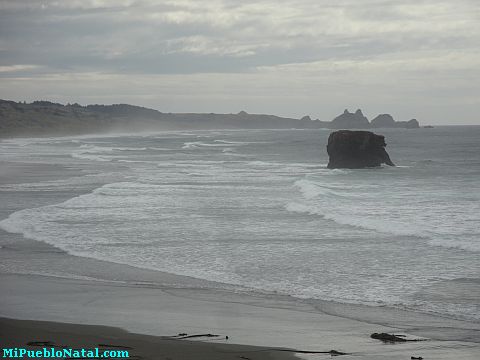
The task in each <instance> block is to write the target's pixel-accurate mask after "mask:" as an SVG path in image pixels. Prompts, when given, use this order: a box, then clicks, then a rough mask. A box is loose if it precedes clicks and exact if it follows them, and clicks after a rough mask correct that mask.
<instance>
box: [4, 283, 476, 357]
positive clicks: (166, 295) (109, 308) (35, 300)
mask: <svg viewBox="0 0 480 360" xmlns="http://www.w3.org/2000/svg"><path fill="white" fill-rule="evenodd" d="M0 284H1V286H2V290H3V291H2V293H1V294H0V303H1V304H2V307H1V310H0V316H1V317H6V318H10V319H17V320H30V321H33V322H32V323H29V325H28V326H27V329H30V330H28V331H30V333H32V334H34V333H35V332H34V329H35V326H37V325H38V324H39V323H38V322H42V321H52V322H55V323H63V324H65V323H66V324H70V325H71V326H72V328H71V329H75V328H76V327H79V328H82V326H84V325H93V326H100V327H101V326H108V327H116V328H120V329H124V330H125V331H128V332H131V333H133V334H137V335H138V334H143V335H138V336H156V337H158V336H160V337H165V336H167V337H171V336H174V335H177V334H180V333H187V334H208V333H210V334H218V335H220V337H223V338H224V336H228V337H229V340H228V343H226V344H225V346H227V347H228V346H230V344H237V345H249V346H260V347H262V348H264V349H265V348H267V347H269V348H271V347H274V348H289V349H295V350H299V351H315V352H316V351H322V352H323V351H330V350H336V351H341V352H345V353H348V354H354V355H355V356H356V357H357V358H360V359H367V358H368V359H372V358H379V359H380V358H386V357H387V358H389V359H405V358H409V357H410V356H422V357H424V358H425V359H427V358H435V359H451V358H453V357H454V358H456V359H465V360H467V359H468V360H470V359H472V360H473V359H474V358H476V356H477V355H478V353H480V344H479V343H474V342H468V341H458V340H455V339H450V340H448V341H445V340H438V339H437V340H435V338H432V337H430V338H429V337H428V336H426V338H428V341H420V342H411V343H402V344H394V345H385V344H383V343H382V342H380V341H378V340H375V339H371V338H370V335H371V334H372V333H374V332H387V333H396V334H405V335H407V336H408V338H412V339H413V338H423V337H422V336H421V335H419V333H421V331H419V330H418V329H417V331H415V326H414V327H410V328H407V327H402V326H398V327H392V326H384V325H377V324H371V323H367V322H363V321H359V320H355V319H351V318H346V317H341V316H338V315H328V314H326V313H322V312H320V311H319V310H318V309H315V308H314V307H312V306H309V305H308V304H297V305H298V306H292V305H294V304H292V303H289V302H286V301H280V300H279V299H275V298H273V297H272V298H261V297H253V296H247V295H239V294H232V293H229V292H228V291H219V290H212V289H192V288H190V289H187V288H184V289H180V288H168V287H162V288H158V287H154V288H152V287H145V286H144V285H143V286H140V285H133V284H112V283H108V282H92V281H85V280H72V279H70V280H69V279H61V278H51V277H45V276H33V275H14V274H10V275H5V274H2V275H0ZM420 320H421V319H420ZM408 321H409V319H404V322H408ZM0 323H1V322H0ZM399 325H402V324H401V323H400V322H399ZM403 325H405V324H403ZM410 325H413V324H410ZM417 325H418V324H417ZM431 325H434V324H431ZM439 325H440V324H437V326H439ZM450 325H451V326H452V327H450V328H448V324H447V323H443V324H442V326H443V327H442V328H439V329H437V330H441V331H443V332H449V331H453V329H454V325H456V324H453V323H451V324H450ZM425 326H426V327H428V326H427V324H426V325H425ZM1 328H2V331H4V332H6V333H7V334H13V337H12V335H9V336H7V337H4V338H3V339H6V341H14V342H15V341H17V343H18V341H20V340H21V339H23V338H22V337H21V336H23V335H22V334H23V333H24V332H20V333H18V334H16V333H14V332H11V331H10V329H11V325H8V324H6V325H3V323H2V325H1ZM426 330H428V329H426ZM469 331H470V333H478V332H479V331H480V329H470V330H469ZM106 333H107V334H108V331H107V332H106ZM40 334H41V337H42V339H37V340H35V339H33V338H32V339H31V340H29V341H47V340H49V341H54V340H51V339H48V338H46V337H45V336H44V335H43V332H40V333H39V335H40ZM432 334H434V332H433V333H432ZM425 335H427V334H425ZM102 336H103V335H102ZM105 336H106V335H105ZM472 336H473V335H472ZM37 337H38V335H37ZM80 340H82V338H80ZM202 340H207V341H204V342H206V343H208V344H211V343H212V341H211V339H202ZM4 341H5V340H2V344H3V343H4ZM22 341H23V340H22ZM213 342H215V340H213ZM79 346H80V345H79ZM178 349H179V350H178V351H183V350H182V349H184V344H182V345H181V346H179V347H178ZM172 351H173V350H172ZM283 355H285V354H282V356H283ZM289 355H292V354H289ZM242 356H243V355H242ZM275 356H276V355H275ZM302 356H310V355H302ZM247 357H249V356H248V355H247ZM181 358H183V357H181ZM250 358H251V357H250ZM274 358H277V357H274ZM172 359H175V357H173V358H172ZM252 359H254V358H252Z"/></svg>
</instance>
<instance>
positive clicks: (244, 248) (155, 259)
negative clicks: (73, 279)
mask: <svg viewBox="0 0 480 360" xmlns="http://www.w3.org/2000/svg"><path fill="white" fill-rule="evenodd" d="M376 132H378V133H382V134H384V135H385V136H386V141H387V143H388V146H387V151H388V152H389V153H390V156H391V158H392V160H393V161H394V162H395V163H396V165H397V166H396V167H388V166H385V167H380V168H372V169H362V170H329V169H327V168H326V164H327V162H328V156H327V154H326V143H327V139H328V135H329V133H330V131H329V130H215V131H191V132H185V131H183V132H182V131H178V132H162V133H152V134H141V135H125V134H124V135H108V136H106V135H103V136H101V135H97V136H80V137H65V138H42V139H12V140H3V141H1V142H0V161H2V162H8V163H35V164H37V165H39V166H42V165H45V166H47V165H49V166H50V165H61V166H65V167H68V168H70V169H76V170H78V171H81V173H79V174H77V175H75V176H70V175H69V176H67V175H65V176H63V177H60V178H57V179H55V180H43V181H42V179H38V181H35V180H32V179H31V178H29V179H28V181H27V180H25V179H21V178H20V179H16V180H15V181H10V182H7V183H3V184H1V185H0V192H2V193H4V194H7V193H8V194H10V195H12V196H10V198H14V199H15V201H20V202H22V197H28V196H32V194H35V193H49V194H55V193H57V192H62V194H69V193H71V196H67V198H68V199H67V200H64V201H61V202H56V203H49V204H48V205H43V206H36V207H33V208H25V209H21V210H18V211H16V212H13V213H10V214H8V217H6V218H5V219H2V220H1V221H0V228H2V229H3V230H6V231H7V232H10V233H17V234H21V235H23V236H24V237H25V238H28V239H32V240H36V241H41V242H45V243H48V244H51V245H53V246H55V247H57V248H59V249H62V250H64V251H65V252H67V253H69V254H72V255H75V256H79V257H88V258H94V259H100V260H106V261H109V262H115V263H120V264H128V265H131V266H134V267H139V268H147V269H152V270H159V271H164V272H170V273H173V274H179V275H186V276H191V277H195V278H200V279H205V280H211V281H215V282H218V283H223V284H226V285H227V284H228V285H229V286H232V285H234V286H239V287H242V288H248V289H252V290H255V291H267V292H275V293H277V294H284V295H289V296H293V297H297V298H302V299H321V300H328V301H334V302H340V303H352V304H364V305H371V306H389V307H398V308H402V309H408V310H414V311H421V312H429V313H435V314H440V315H443V316H451V317H456V318H463V319H471V320H475V319H476V320H478V319H480V303H479V295H480V261H479V255H480V141H479V140H478V139H479V138H480V127H439V128H435V129H411V130H410V129H389V130H386V129H385V130H378V131H376ZM79 193H80V195H79ZM23 202H26V201H25V199H24V200H23ZM0 206H3V207H6V206H7V205H6V204H3V205H0ZM77 275H78V276H82V274H77Z"/></svg>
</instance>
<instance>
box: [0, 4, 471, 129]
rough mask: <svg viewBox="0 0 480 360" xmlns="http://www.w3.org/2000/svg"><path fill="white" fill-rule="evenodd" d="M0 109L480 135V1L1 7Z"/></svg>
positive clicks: (1, 5) (11, 5)
mask: <svg viewBox="0 0 480 360" xmlns="http://www.w3.org/2000/svg"><path fill="white" fill-rule="evenodd" d="M0 98H2V99H9V100H15V101H24V100H26V101H27V102H29V101H33V100H40V99H42V100H50V101H55V102H61V103H68V102H70V103H75V102H77V103H80V104H82V105H86V104H96V103H98V104H112V103H129V104H134V105H140V106H146V107H150V108H154V109H158V110H160V111H162V112H206V113H210V112H215V113H237V112H239V111H241V110H245V111H247V112H248V113H267V114H275V115H281V116H288V117H295V118H299V117H302V116H304V115H310V116H311V117H312V119H317V118H318V119H320V120H331V119H332V118H333V117H335V116H336V115H338V114H340V113H342V112H343V110H344V109H345V108H348V109H350V110H351V111H355V110H356V109H357V108H360V109H362V110H363V113H364V114H365V115H366V116H367V117H369V118H370V119H372V118H373V117H375V116H376V115H377V114H379V113H390V114H392V115H393V117H394V118H395V119H396V120H409V119H411V118H417V119H418V120H419V121H420V123H421V124H422V125H427V124H434V125H435V124H478V125H480V1H479V0H448V1H447V0H413V1H412V0H401V1H400V0H336V1H332V0H329V1H324V0H272V1H264V0H256V1H250V0H211V1H210V0H209V1H204V0H172V1H168V0H166V1H149V0H59V1H53V0H43V1H37V0H29V1H25V0H0Z"/></svg>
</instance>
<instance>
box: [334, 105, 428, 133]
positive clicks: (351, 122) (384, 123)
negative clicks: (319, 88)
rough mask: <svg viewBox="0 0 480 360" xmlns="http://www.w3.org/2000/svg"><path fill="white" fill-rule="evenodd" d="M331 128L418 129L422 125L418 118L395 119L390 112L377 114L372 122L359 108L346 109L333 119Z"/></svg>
mask: <svg viewBox="0 0 480 360" xmlns="http://www.w3.org/2000/svg"><path fill="white" fill-rule="evenodd" d="M330 124H331V126H330V128H331V129H370V128H377V129H378V128H405V129H417V128H419V127H420V125H419V123H418V121H417V119H412V120H409V121H395V120H394V119H393V116H392V115H390V114H380V115H377V116H376V117H375V118H374V119H373V120H372V121H371V122H369V121H368V119H367V117H366V116H365V115H363V113H362V110H360V109H358V110H357V111H355V112H354V113H351V112H349V111H348V109H345V111H344V112H343V114H341V115H338V116H337V117H336V118H335V119H333V120H332V121H331V123H330Z"/></svg>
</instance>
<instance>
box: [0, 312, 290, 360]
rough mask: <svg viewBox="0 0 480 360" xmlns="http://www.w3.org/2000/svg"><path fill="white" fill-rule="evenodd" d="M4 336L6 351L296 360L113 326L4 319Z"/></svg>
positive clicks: (273, 352)
mask: <svg viewBox="0 0 480 360" xmlns="http://www.w3.org/2000/svg"><path fill="white" fill-rule="evenodd" d="M0 336H1V339H2V340H1V344H2V348H15V347H17V348H27V349H29V350H30V349H31V350H39V349H42V347H44V346H43V345H39V346H35V345H27V343H31V342H46V341H48V342H49V344H48V346H46V347H47V348H50V347H55V348H57V349H60V348H62V347H67V348H72V349H80V348H85V349H94V348H99V349H103V350H106V349H112V350H128V352H129V357H130V358H133V359H165V360H168V359H171V360H174V359H185V360H189V359H198V360H201V359H205V360H207V359H208V360H215V359H226V360H228V359H232V360H233V359H235V360H238V359H245V360H246V359H251V360H256V359H279V360H281V359H285V360H287V359H294V356H293V354H292V353H290V352H287V351H277V350H274V349H269V348H261V347H255V346H246V345H231V344H227V341H228V340H224V339H225V337H223V340H220V339H218V341H217V342H216V343H214V342H201V341H188V340H175V339H172V338H167V337H158V336H148V335H138V334H132V333H129V332H127V331H124V330H121V329H118V328H113V327H106V326H92V325H75V324H65V323H55V322H46V321H28V320H13V319H6V318H0ZM2 355H3V354H2Z"/></svg>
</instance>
